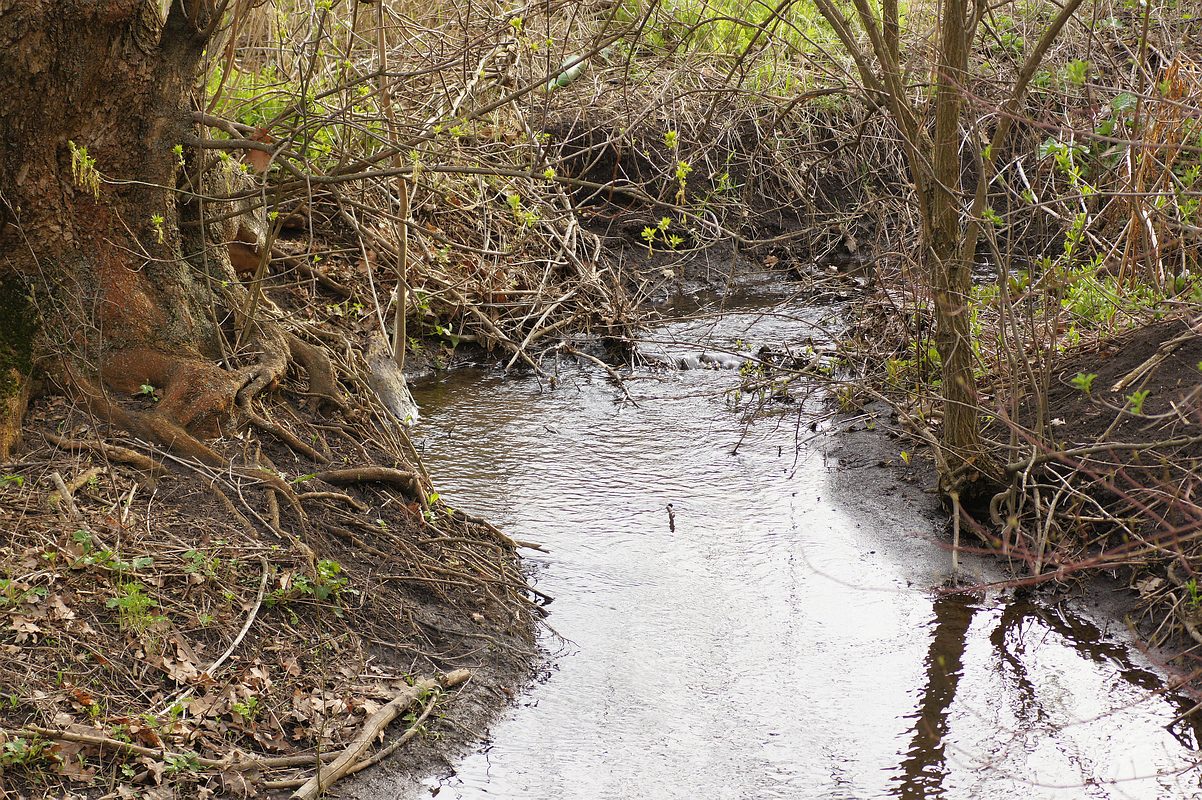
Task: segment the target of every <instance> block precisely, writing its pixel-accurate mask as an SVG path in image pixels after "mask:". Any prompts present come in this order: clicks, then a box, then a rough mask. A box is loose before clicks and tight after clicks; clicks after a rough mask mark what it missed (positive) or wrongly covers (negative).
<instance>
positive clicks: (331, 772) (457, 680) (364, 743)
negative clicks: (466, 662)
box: [292, 669, 471, 800]
mask: <svg viewBox="0 0 1202 800" xmlns="http://www.w3.org/2000/svg"><path fill="white" fill-rule="evenodd" d="M470 677H471V673H470V672H468V671H467V670H465V669H460V670H455V671H454V672H450V673H448V674H447V675H445V676H443V677H442V678H440V679H438V680H424V681H421V682H420V683H416V684H414V685H413V686H410V687H408V688H407V689H405V691H403V692H401V693H400V694H399V695H397V696H396V697H394V698H393V699H392V700H391V701H390V702H389V703H388V705H386V706H384V707H383V708H381V709H380V710H379V711H377V712H376V713H374V714H372V715H371V716H370V717H369V718H368V719H367V721H366V722H365V723H363V728H362V729H361V730H360V731H359V735H358V736H356V737H355V739H354V741H352V742H351V743H350V744H349V745H348V746H347V747H346V749H345V750H343V751H342V754H341V755H339V756H338V758H336V759H335V760H334V762H333V763H331V764H330V766H329V767H327V768H325V769H324V770H318V773H317V774H316V775H314V776H313V777H312V778H310V779H309V780H307V781H305V783H304V785H303V786H301V787H300V788H299V789H297V790H296V791H295V792H293V793H292V800H313V798H315V797H317V796H318V795H319V794H321V793H322V792H324V791H326V790H327V789H329V788H330V787H331V786H333V785H334V784H335V783H336V782H337V781H338V780H340V779H341V778H343V777H345V776H347V775H349V774H350V773H351V770H352V768H353V767H354V765H355V764H356V763H358V762H359V761H361V760H362V756H363V753H365V752H366V751H367V748H369V747H370V746H371V743H372V742H373V741H375V739H376V737H377V736H379V735H380V734H381V733H382V732H383V731H384V729H385V728H386V727H388V724H389V723H390V722H392V721H393V720H394V719H396V718H397V717H399V716H400V715H401V714H402V713H404V712H405V711H406V710H407V709H408V708H409V707H410V706H412V705H413V704H415V703H417V702H418V701H420V699H421V697H422V695H423V694H425V693H426V692H429V691H433V690H435V689H438V688H443V689H449V688H451V687H452V686H458V685H459V684H461V683H464V682H465V681H466V680H467V679H468V678H470Z"/></svg>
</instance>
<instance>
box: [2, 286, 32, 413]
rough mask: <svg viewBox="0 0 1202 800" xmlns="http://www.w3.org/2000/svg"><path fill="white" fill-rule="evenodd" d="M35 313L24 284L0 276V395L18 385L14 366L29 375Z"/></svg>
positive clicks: (15, 388) (4, 395) (18, 386)
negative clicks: (14, 374) (13, 372)
mask: <svg viewBox="0 0 1202 800" xmlns="http://www.w3.org/2000/svg"><path fill="white" fill-rule="evenodd" d="M37 328H38V324H37V315H36V314H35V313H34V310H33V305H32V304H31V303H30V302H29V295H28V293H27V291H26V289H25V285H24V283H22V282H21V281H20V280H18V279H17V278H14V277H11V276H10V277H0V397H6V396H8V395H10V394H12V393H14V392H16V391H17V390H18V389H19V388H20V383H19V382H18V381H17V380H15V379H14V377H13V374H12V371H13V370H14V369H15V370H16V371H17V372H18V373H19V374H20V375H25V376H28V375H29V374H30V373H31V372H32V371H33V336H34V334H35V333H36V332H37Z"/></svg>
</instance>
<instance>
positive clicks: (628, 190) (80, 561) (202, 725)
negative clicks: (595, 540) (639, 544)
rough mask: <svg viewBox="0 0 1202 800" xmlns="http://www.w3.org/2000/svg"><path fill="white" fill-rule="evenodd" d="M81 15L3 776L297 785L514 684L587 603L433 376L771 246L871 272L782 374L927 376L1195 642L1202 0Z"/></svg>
mask: <svg viewBox="0 0 1202 800" xmlns="http://www.w3.org/2000/svg"><path fill="white" fill-rule="evenodd" d="M62 5H63V9H60V10H59V11H57V12H55V14H56V15H55V16H53V17H52V16H49V15H48V14H47V13H46V12H44V10H42V9H40V8H35V7H28V8H24V9H17V10H14V11H7V12H5V14H4V15H3V16H2V17H0V42H3V43H5V44H6V47H5V48H4V55H3V56H0V65H3V67H4V69H3V70H0V75H3V76H6V77H0V129H2V130H3V132H4V134H5V140H6V142H8V143H9V145H8V147H7V155H6V156H5V157H4V158H3V159H0V222H2V223H3V229H2V230H0V525H2V526H3V528H4V530H5V531H7V532H8V533H6V535H5V537H4V538H3V539H2V540H0V572H2V575H3V577H2V578H0V646H2V647H4V648H5V653H6V656H5V659H4V660H3V662H2V663H0V692H2V693H3V696H2V697H0V700H3V703H2V706H3V707H2V708H0V721H2V723H3V732H0V767H3V770H2V771H0V791H4V792H13V793H17V794H26V795H28V794H30V793H32V794H33V795H37V794H39V793H42V792H44V791H49V789H47V788H46V787H51V786H53V787H62V789H61V790H62V791H63V792H65V791H68V790H71V791H79V792H84V793H90V794H104V793H106V792H107V793H108V794H109V796H134V795H140V794H145V793H147V792H153V791H167V790H166V789H165V788H163V787H178V786H181V785H196V787H197V791H198V792H199V793H201V794H205V793H221V792H232V793H243V794H248V793H253V792H255V791H261V790H283V789H284V788H285V787H286V786H291V785H301V784H302V783H304V782H305V781H306V780H307V778H308V777H309V775H310V774H312V773H313V772H314V770H315V766H314V765H316V764H317V762H318V761H319V760H320V759H322V758H324V757H325V756H327V755H333V756H337V754H338V752H339V751H340V750H341V748H343V747H344V746H347V745H348V744H349V743H351V741H352V740H353V739H354V737H355V735H356V733H358V732H359V731H361V730H364V728H365V725H367V721H368V720H369V719H370V718H371V715H372V714H373V712H375V711H376V710H378V708H379V707H380V706H383V705H385V704H387V703H388V701H389V700H390V699H392V698H393V697H395V696H398V694H403V695H405V696H406V697H408V696H409V694H410V693H409V692H408V690H407V689H405V688H404V686H403V684H407V683H409V682H411V681H413V680H417V679H419V678H424V677H428V676H435V675H437V674H445V673H448V672H451V671H452V670H455V669H458V668H461V667H467V668H470V669H472V670H474V671H476V674H477V678H476V679H475V681H474V683H475V685H476V686H481V685H482V686H485V687H488V689H490V690H493V691H495V692H496V693H497V694H498V695H500V694H503V688H505V687H508V685H509V684H511V683H513V682H514V681H516V680H517V679H518V677H517V676H519V675H520V674H521V672H522V666H521V665H522V664H523V660H524V659H525V658H526V657H527V656H528V655H529V653H530V652H531V650H530V648H531V644H530V643H531V629H532V624H533V619H534V618H535V617H536V615H537V608H536V606H535V601H540V602H542V601H546V600H547V598H540V597H539V596H538V595H537V594H536V593H532V592H531V590H529V589H528V588H527V587H526V586H525V584H524V581H523V579H522V576H521V573H520V571H519V570H518V567H517V561H516V556H515V543H514V542H513V541H512V540H510V539H509V538H508V537H506V536H504V535H503V534H501V533H500V532H498V531H497V530H496V529H495V528H492V527H491V526H490V525H488V524H487V523H486V522H484V521H482V520H477V519H475V518H472V517H470V516H469V515H466V514H464V513H462V512H461V511H458V510H456V509H453V508H450V507H448V506H447V505H446V504H445V503H444V502H442V501H441V500H440V499H439V498H438V496H437V492H436V487H434V486H433V485H431V483H430V481H429V479H428V477H427V476H426V475H425V474H424V473H423V471H422V469H421V465H420V460H419V459H418V458H417V456H416V453H415V452H414V450H413V447H412V444H411V443H410V442H409V440H408V438H407V436H406V434H405V430H404V428H403V426H402V423H403V422H405V421H411V419H409V420H407V418H409V417H411V416H412V415H413V413H414V409H413V407H412V405H411V404H410V403H409V402H408V399H407V392H406V390H405V388H404V380H403V372H402V370H403V369H404V368H406V367H408V368H409V369H410V370H412V369H414V368H423V369H429V368H438V367H439V366H441V365H443V364H445V363H446V362H447V361H448V360H450V359H451V358H453V356H454V353H455V352H456V351H458V350H459V349H461V348H463V347H476V348H479V349H480V350H481V351H484V352H491V353H493V354H495V355H496V356H498V357H499V359H500V360H501V361H502V362H503V363H504V364H505V366H506V367H508V368H514V369H524V370H529V371H532V372H534V373H536V374H538V375H539V376H540V377H542V378H545V379H546V380H547V381H548V383H553V381H554V370H553V369H551V368H550V366H551V365H553V364H554V359H555V358H557V357H560V356H561V355H562V356H568V355H570V356H571V357H580V358H588V359H608V360H610V361H611V362H612V361H616V360H619V359H620V360H626V359H628V358H630V357H631V353H630V344H629V343H630V333H631V331H632V330H633V329H634V328H635V327H636V326H638V325H639V324H641V323H642V322H644V321H645V320H646V319H647V318H648V315H649V314H650V313H651V312H650V311H649V310H648V301H649V300H657V299H662V298H664V297H667V296H669V295H671V294H673V293H675V292H678V291H680V290H681V289H682V288H695V287H697V286H699V285H707V284H708V285H717V286H721V285H724V284H725V283H726V282H727V281H728V280H730V279H731V278H732V276H733V274H734V273H735V272H736V271H737V270H739V269H742V268H745V267H747V266H748V265H749V264H755V265H759V266H761V267H766V268H770V269H774V270H777V271H778V272H779V273H780V274H781V275H782V278H788V279H790V280H796V281H798V282H799V283H800V284H801V285H802V287H803V288H804V290H806V291H809V292H812V293H813V294H814V295H815V296H816V297H821V296H824V295H826V294H832V296H843V297H846V296H847V295H848V293H849V292H850V293H852V294H853V295H854V296H855V298H856V299H857V304H856V307H855V309H854V313H853V319H852V325H851V329H850V330H849V331H848V334H847V335H846V336H845V337H844V340H843V341H842V342H841V344H840V347H839V351H838V354H837V358H836V359H835V360H834V361H830V360H823V361H821V362H817V361H813V360H808V359H800V362H803V363H805V364H808V365H811V366H805V367H802V368H797V367H795V366H789V367H786V366H785V364H786V362H785V361H782V360H781V359H779V358H778V359H775V360H774V361H773V362H772V363H771V364H764V365H763V366H764V370H763V373H762V374H765V375H769V376H770V378H769V379H770V380H771V381H772V386H771V389H772V390H773V392H777V391H780V390H783V389H785V388H786V387H787V384H788V383H790V382H795V381H802V380H806V381H810V380H814V379H816V378H819V379H822V380H825V381H832V380H833V381H835V382H836V383H837V384H838V387H837V390H836V392H835V393H834V395H835V396H836V397H837V398H838V399H839V402H842V403H844V404H846V405H848V406H849V407H850V406H853V405H854V404H856V403H857V402H860V401H861V400H864V399H869V398H884V399H887V400H888V401H889V403H890V404H891V405H892V407H893V408H894V409H896V411H897V414H898V416H899V418H900V419H901V420H902V423H903V425H904V426H905V427H906V429H907V430H908V432H909V434H910V435H911V436H912V437H913V438H914V439H915V440H916V441H918V442H921V443H923V444H924V445H927V446H929V448H930V452H931V453H932V454H933V457H934V459H935V461H936V463H937V464H938V466H939V471H940V475H941V481H940V484H941V489H942V491H943V492H944V493H945V495H946V496H947V497H949V499H950V505H951V507H952V509H953V514H954V516H955V520H956V523H957V530H958V531H960V530H961V529H963V530H964V531H968V530H972V531H975V533H976V538H977V541H978V542H980V543H982V545H983V546H986V547H988V548H991V549H993V550H996V551H997V552H999V553H1001V554H1003V555H1004V556H1006V557H1007V558H1009V559H1011V560H1012V561H1013V562H1014V564H1015V568H1016V575H1017V576H1018V577H1019V579H1021V580H1027V581H1043V580H1049V579H1065V578H1067V577H1068V576H1070V575H1071V574H1076V573H1079V572H1081V571H1083V570H1087V569H1106V570H1112V571H1113V570H1121V571H1122V574H1124V575H1127V576H1129V577H1130V578H1131V581H1132V583H1133V585H1134V586H1135V587H1136V589H1137V591H1138V592H1139V594H1140V597H1141V599H1142V601H1143V603H1144V606H1145V608H1146V611H1147V614H1148V617H1147V618H1148V620H1150V622H1151V624H1150V627H1149V628H1148V631H1149V634H1150V636H1151V637H1152V638H1153V639H1154V640H1157V641H1161V640H1164V641H1167V640H1168V638H1169V637H1171V636H1175V635H1178V636H1186V637H1193V638H1194V639H1197V640H1199V641H1200V642H1202V634H1200V633H1199V630H1200V626H1202V617H1200V614H1202V610H1200V608H1199V602H1198V596H1199V594H1198V591H1199V590H1198V579H1197V570H1198V568H1199V565H1200V563H1202V552H1200V550H1199V542H1198V531H1199V519H1200V518H1202V514H1200V509H1199V505H1198V500H1197V498H1196V494H1197V491H1196V486H1195V484H1196V480H1197V478H1196V475H1197V460H1198V457H1199V455H1200V454H1202V431H1199V418H1198V395H1197V387H1198V385H1199V382H1200V381H1199V377H1200V376H1202V339H1200V338H1199V333H1198V332H1197V330H1196V325H1195V322H1194V317H1195V316H1196V315H1197V313H1198V308H1199V300H1200V299H1202V285H1199V281H1198V265H1197V260H1198V245H1197V233H1198V231H1199V230H1200V229H1202V228H1200V225H1202V221H1200V218H1199V213H1200V211H1202V203H1200V198H1202V194H1200V191H1199V189H1200V182H1202V158H1200V154H1202V128H1199V125H1200V123H1199V108H1200V107H1202V67H1200V66H1199V64H1198V63H1196V62H1195V60H1194V56H1195V55H1196V49H1197V48H1196V46H1195V44H1194V41H1195V37H1196V35H1197V32H1196V30H1195V28H1196V24H1197V23H1196V20H1195V14H1196V13H1197V11H1198V10H1200V9H1195V8H1194V6H1193V5H1192V4H1189V3H1178V4H1171V5H1163V6H1160V5H1154V4H1133V3H1125V2H1121V1H1113V0H1096V1H1095V2H1085V1H1083V0H1069V2H1067V3H1065V4H1063V5H1055V4H1045V3H1024V2H1008V3H1002V4H1000V5H994V6H989V5H985V4H974V5H965V4H952V5H948V4H945V5H944V6H940V7H935V6H930V5H922V4H913V5H908V4H900V3H897V2H893V1H891V0H884V2H881V3H879V4H876V3H869V2H866V1H862V0H853V2H852V3H851V4H850V5H847V6H844V5H836V4H832V3H829V2H825V0H817V1H816V2H809V1H808V0H805V1H803V0H619V1H617V2H615V1H614V0H584V1H582V2H561V3H550V4H525V5H523V4H501V3H493V2H483V3H478V4H469V5H466V6H464V5H461V4H449V3H440V2H435V3H428V4H418V3H413V2H404V1H403V0H394V1H393V2H385V1H384V0H381V2H375V3H369V2H354V1H353V0H346V1H336V2H331V0H319V2H315V3H305V2H293V1H292V0H275V1H274V2H258V1H257V0H230V1H229V2H213V0H175V2H162V3H160V2H157V1H156V2H151V1H150V0H145V1H143V0H126V1H125V2H121V3H113V4H109V5H110V6H112V10H111V13H107V12H106V13H101V11H100V10H98V9H97V8H96V7H95V5H94V4H91V3H84V2H72V3H66V4H62ZM63 25H68V26H69V27H68V28H64V27H63ZM39 32H40V33H39ZM41 34H44V35H41ZM111 42H118V43H119V44H120V46H110V44H111ZM101 44H103V46H101ZM87 75H94V76H103V77H104V78H105V80H106V81H107V82H106V84H105V86H104V87H103V91H102V90H101V87H100V86H99V85H98V84H93V83H92V82H90V81H91V80H92V79H86V76H87ZM81 76H83V77H81ZM115 76H125V77H123V78H122V79H121V80H116V79H115ZM99 79H100V78H99V77H96V78H95V80H99ZM81 81H82V83H81ZM832 288H833V289H834V291H833V292H828V290H830V289H832ZM787 363H788V364H795V363H797V362H793V361H789V362H787ZM613 374H615V375H616V373H613ZM907 448H908V450H912V449H913V448H912V446H907ZM908 457H909V452H907V458H908ZM965 541H966V542H967V539H966V540H965ZM452 674H455V675H458V674H459V673H452ZM471 685H472V684H469V686H471ZM429 687H430V691H429V692H424V693H423V694H422V696H421V697H420V698H419V699H418V702H419V706H418V707H417V708H416V709H415V710H414V711H413V712H411V713H412V717H411V718H410V722H411V723H413V724H414V726H420V725H429V724H430V722H429V720H430V718H431V716H430V715H431V714H432V713H434V711H433V710H434V708H435V706H434V705H432V703H433V702H434V699H435V698H434V695H433V694H432V692H433V684H430V685H429ZM486 696H487V691H485V690H477V693H476V695H475V697H476V698H477V702H481V698H483V697H486ZM423 709H424V710H423ZM416 729H417V728H416V727H414V728H413V730H416ZM412 735H413V734H405V735H404V736H402V737H401V739H405V737H406V736H407V737H409V738H412ZM401 739H398V740H397V741H400V740H401ZM356 752H358V751H356ZM354 761H355V763H356V764H358V765H366V764H368V763H371V757H368V756H365V755H361V756H356V759H354ZM31 787H32V788H31ZM55 791H59V789H58V788H56V789H55ZM131 793H132V794H131Z"/></svg>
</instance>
